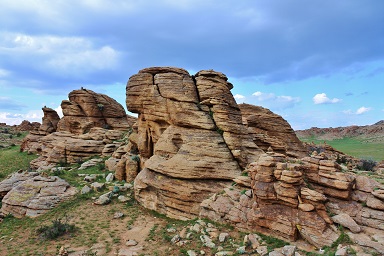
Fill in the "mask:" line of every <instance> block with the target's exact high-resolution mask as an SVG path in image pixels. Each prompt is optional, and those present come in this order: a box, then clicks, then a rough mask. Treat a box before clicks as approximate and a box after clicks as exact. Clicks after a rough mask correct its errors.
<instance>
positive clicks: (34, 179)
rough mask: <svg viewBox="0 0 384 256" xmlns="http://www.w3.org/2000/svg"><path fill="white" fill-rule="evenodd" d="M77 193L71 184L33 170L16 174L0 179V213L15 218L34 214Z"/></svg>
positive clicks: (46, 209)
mask: <svg viewBox="0 0 384 256" xmlns="http://www.w3.org/2000/svg"><path fill="white" fill-rule="evenodd" d="M76 193H77V191H76V189H75V188H74V187H71V186H70V185H69V184H68V183H67V182H66V181H64V180H62V179H60V178H59V177H56V176H50V177H44V176H41V175H39V174H38V173H36V172H32V173H28V172H26V173H15V174H13V175H12V176H11V177H9V178H8V179H6V180H4V181H2V182H0V198H2V207H1V209H0V212H1V213H2V214H4V215H6V214H12V215H13V216H14V217H16V218H21V217H24V216H28V217H36V216H38V215H40V214H43V213H45V212H47V211H49V210H50V209H52V208H53V207H55V206H56V205H57V204H59V203H60V202H62V201H64V200H67V199H70V198H71V197H72V196H74V195H75V194H76Z"/></svg>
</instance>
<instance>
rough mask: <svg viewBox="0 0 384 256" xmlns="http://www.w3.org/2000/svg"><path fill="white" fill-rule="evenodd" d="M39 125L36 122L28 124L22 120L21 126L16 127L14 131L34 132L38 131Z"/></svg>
mask: <svg viewBox="0 0 384 256" xmlns="http://www.w3.org/2000/svg"><path fill="white" fill-rule="evenodd" d="M40 125H41V124H40V123H38V122H32V123H31V122H29V121H27V120H24V121H22V122H21V124H19V125H17V126H16V130H17V131H21V132H24V131H35V130H38V129H39V127H40Z"/></svg>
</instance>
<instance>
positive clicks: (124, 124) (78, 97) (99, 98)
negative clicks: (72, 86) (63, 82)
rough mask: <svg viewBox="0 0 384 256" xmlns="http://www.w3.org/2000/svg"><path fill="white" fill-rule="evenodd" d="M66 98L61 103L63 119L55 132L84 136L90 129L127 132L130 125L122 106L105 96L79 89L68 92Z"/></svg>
mask: <svg viewBox="0 0 384 256" xmlns="http://www.w3.org/2000/svg"><path fill="white" fill-rule="evenodd" d="M68 98H69V100H63V101H62V103H61V109H62V110H63V115H64V117H63V118H62V119H61V120H60V121H59V123H58V125H57V131H67V132H70V133H73V134H84V133H87V132H89V131H90V129H91V128H92V127H101V128H105V129H113V130H127V129H128V128H129V127H130V126H131V125H132V123H129V122H128V119H127V114H126V113H125V110H124V108H123V106H121V105H120V104H119V103H118V102H117V101H116V100H114V99H112V98H111V97H109V96H107V95H105V94H100V93H95V92H94V91H91V90H88V89H80V90H74V91H72V92H70V93H69V95H68Z"/></svg>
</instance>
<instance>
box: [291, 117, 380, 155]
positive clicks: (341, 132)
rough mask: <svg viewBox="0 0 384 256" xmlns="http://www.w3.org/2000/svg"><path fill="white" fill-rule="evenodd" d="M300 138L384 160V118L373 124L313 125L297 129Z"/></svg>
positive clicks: (350, 153) (352, 153)
mask: <svg viewBox="0 0 384 256" xmlns="http://www.w3.org/2000/svg"><path fill="white" fill-rule="evenodd" d="M295 132H296V135H297V136H298V137H299V139H300V140H302V141H304V142H309V143H310V142H314V143H315V144H320V143H324V142H326V143H327V144H329V145H331V146H332V147H334V148H335V149H337V150H340V151H342V152H345V153H347V154H349V155H352V156H355V157H359V158H373V159H375V160H384V120H381V121H379V122H377V123H375V124H372V125H364V126H357V125H353V126H346V127H336V128H317V127H312V128H310V129H306V130H298V131H295Z"/></svg>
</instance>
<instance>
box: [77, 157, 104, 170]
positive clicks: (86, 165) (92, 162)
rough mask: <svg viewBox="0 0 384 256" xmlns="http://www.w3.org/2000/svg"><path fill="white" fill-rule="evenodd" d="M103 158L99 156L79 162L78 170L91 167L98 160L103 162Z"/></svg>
mask: <svg viewBox="0 0 384 256" xmlns="http://www.w3.org/2000/svg"><path fill="white" fill-rule="evenodd" d="M103 161H104V160H103V159H101V158H93V159H91V160H88V161H86V162H84V163H82V164H81V166H80V167H79V170H84V169H87V168H89V167H92V166H95V165H97V164H98V163H100V162H103Z"/></svg>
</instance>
